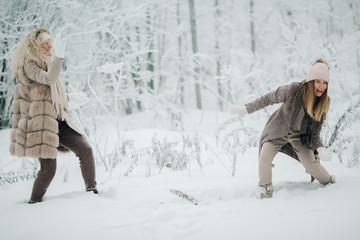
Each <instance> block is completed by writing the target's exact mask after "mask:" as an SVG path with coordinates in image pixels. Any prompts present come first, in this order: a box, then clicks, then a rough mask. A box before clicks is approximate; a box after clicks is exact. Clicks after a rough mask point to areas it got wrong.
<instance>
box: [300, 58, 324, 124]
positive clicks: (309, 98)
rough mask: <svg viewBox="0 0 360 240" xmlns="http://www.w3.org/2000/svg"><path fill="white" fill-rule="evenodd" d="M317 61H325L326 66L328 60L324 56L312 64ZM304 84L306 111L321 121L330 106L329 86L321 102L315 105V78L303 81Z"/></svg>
mask: <svg viewBox="0 0 360 240" xmlns="http://www.w3.org/2000/svg"><path fill="white" fill-rule="evenodd" d="M316 63H324V64H326V66H329V65H328V62H327V61H326V60H325V59H324V58H318V59H316V60H315V61H314V63H313V64H312V65H315V64H316ZM302 86H303V89H304V91H303V103H304V108H305V110H306V112H307V113H308V114H309V115H310V117H311V118H314V119H315V121H317V122H320V121H321V118H322V116H323V115H324V114H326V113H327V112H328V110H329V107H330V97H329V96H328V94H327V93H328V87H327V88H326V90H325V91H324V93H323V94H322V95H321V97H320V100H319V102H318V103H317V105H316V106H315V86H314V80H313V81H309V82H306V81H305V80H304V81H303V82H302Z"/></svg>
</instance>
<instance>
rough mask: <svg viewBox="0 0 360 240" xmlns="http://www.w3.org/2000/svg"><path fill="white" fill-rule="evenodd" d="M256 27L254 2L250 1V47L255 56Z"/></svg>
mask: <svg viewBox="0 0 360 240" xmlns="http://www.w3.org/2000/svg"><path fill="white" fill-rule="evenodd" d="M255 37H256V36H255V26H254V0H250V46H251V52H252V53H253V54H254V55H255Z"/></svg>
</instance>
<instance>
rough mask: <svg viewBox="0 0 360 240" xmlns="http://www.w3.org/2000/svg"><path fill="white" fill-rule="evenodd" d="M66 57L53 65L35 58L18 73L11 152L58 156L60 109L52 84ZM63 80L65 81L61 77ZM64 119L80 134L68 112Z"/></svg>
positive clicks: (15, 153) (55, 60)
mask: <svg viewBox="0 0 360 240" xmlns="http://www.w3.org/2000/svg"><path fill="white" fill-rule="evenodd" d="M62 62H63V59H60V58H55V59H54V61H53V62H52V63H51V65H50V66H46V65H45V64H42V66H40V65H39V64H38V63H36V62H34V61H32V62H29V63H26V64H25V65H24V67H23V68H21V69H20V70H18V72H17V73H16V85H15V88H14V100H13V104H12V109H13V115H12V119H11V121H12V122H11V123H12V130H11V135H10V141H11V143H10V154H11V155H15V156H18V157H24V156H26V157H34V158H56V157H57V155H58V147H59V136H58V121H57V117H58V116H57V112H56V109H55V107H54V105H53V104H52V99H51V91H50V85H49V84H51V83H54V82H55V81H57V80H59V81H61V79H59V77H60V72H61V67H62ZM61 84H64V83H63V82H62V81H61ZM63 117H64V120H65V121H66V122H67V124H68V125H69V126H70V127H71V128H73V129H74V130H75V131H77V132H78V133H79V134H81V132H80V130H79V129H78V128H77V127H76V126H75V124H73V123H72V121H71V120H70V117H69V115H68V112H67V110H66V114H65V116H63Z"/></svg>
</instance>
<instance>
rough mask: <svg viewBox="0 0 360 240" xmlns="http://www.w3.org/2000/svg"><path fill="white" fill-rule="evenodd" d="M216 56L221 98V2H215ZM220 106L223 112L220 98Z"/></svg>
mask: <svg viewBox="0 0 360 240" xmlns="http://www.w3.org/2000/svg"><path fill="white" fill-rule="evenodd" d="M214 7H215V16H214V18H215V55H216V79H217V89H218V94H219V96H220V97H224V92H223V87H222V85H221V81H220V76H221V56H220V43H219V39H218V36H219V29H220V21H219V17H220V16H221V12H220V9H219V2H218V0H215V6H214ZM218 105H219V107H220V109H221V110H223V109H224V105H223V101H222V100H221V98H218Z"/></svg>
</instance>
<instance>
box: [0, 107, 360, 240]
mask: <svg viewBox="0 0 360 240" xmlns="http://www.w3.org/2000/svg"><path fill="white" fill-rule="evenodd" d="M226 117H228V116H221V117H219V115H217V114H216V113H209V112H207V113H206V114H204V115H202V116H201V115H200V114H199V113H198V112H190V113H189V114H188V115H187V116H186V119H185V123H186V126H185V129H190V131H195V129H196V131H197V132H198V133H199V135H201V136H202V138H203V140H204V141H206V142H207V144H208V145H209V146H210V148H211V149H208V150H207V151H206V152H205V150H203V151H204V152H203V153H202V159H201V161H202V163H203V169H202V171H203V175H202V174H201V171H200V169H199V166H198V164H197V162H196V161H195V160H194V161H193V162H191V167H190V168H189V169H187V170H184V171H171V170H169V169H165V170H163V171H162V172H161V173H159V171H158V168H157V167H156V166H155V164H153V165H152V167H151V170H152V171H151V176H150V177H146V174H145V173H146V170H148V167H147V166H146V163H145V162H138V165H137V166H136V167H135V168H134V170H133V172H131V173H130V174H129V176H126V177H125V176H124V172H125V171H126V169H127V168H128V167H129V164H128V163H126V162H121V163H120V164H119V166H118V167H117V168H115V169H114V171H113V172H112V173H111V176H110V174H109V172H106V171H105V169H104V168H103V167H102V166H101V165H100V164H99V166H98V168H97V180H98V188H99V192H100V194H99V195H94V194H92V193H87V192H84V187H83V183H82V179H81V174H80V169H79V167H78V162H77V160H76V158H75V157H74V155H72V154H66V155H61V156H59V158H58V169H57V174H56V176H55V178H54V180H53V182H52V184H51V185H50V187H49V189H48V192H47V193H46V195H45V199H44V201H43V202H42V203H38V204H33V205H29V204H27V203H26V202H27V200H28V198H29V196H30V193H31V188H32V183H33V180H30V181H22V182H19V183H14V184H6V185H5V186H2V187H1V189H0V239H1V240H10V239H27V240H31V239H36V240H39V239H52V240H56V239H59V240H60V239H61V240H64V239H76V240H80V239H86V240H91V239H97V240H98V239H107V240H108V239H109V240H110V239H131V240H137V239H139V240H144V239H156V240H157V239H166V240H168V239H172V240H175V239H194V240H201V239H207V240H210V239H276V240H279V239H293V240H294V239H301V240H303V239H307V240H310V239H316V240H319V239H326V240H330V239H334V240H338V239H344V240H347V239H349V240H350V239H354V240H355V239H356V240H358V239H360V228H359V216H360V192H359V184H360V169H358V168H348V167H346V166H345V165H342V164H339V163H338V160H337V159H336V158H334V159H333V161H332V162H324V163H323V165H324V166H325V167H326V168H327V170H328V171H329V172H330V173H332V174H335V175H336V177H337V180H338V182H337V183H336V184H334V185H329V186H322V185H320V184H319V183H318V182H317V181H315V182H313V183H310V181H309V180H310V177H309V175H308V174H306V173H305V172H304V169H303V167H302V166H301V165H300V164H299V163H298V162H296V161H294V160H292V159H290V158H289V157H287V156H285V155H283V154H278V155H277V157H276V158H275V161H274V164H275V165H276V167H275V168H274V169H273V183H274V186H275V192H274V198H272V199H265V200H259V199H257V198H255V197H254V195H253V192H254V190H255V188H256V183H257V177H258V176H257V147H253V148H250V149H248V150H247V151H246V152H245V153H244V155H240V156H239V160H238V163H237V171H236V176H234V177H232V176H231V171H230V170H229V169H227V168H226V167H227V166H230V164H229V162H228V160H227V158H226V156H225V153H224V150H222V149H221V148H220V147H218V146H216V144H215V136H214V131H215V130H216V128H217V125H218V124H219V123H221V121H223V120H224V119H226ZM131 118H133V119H131ZM135 118H136V119H134V116H132V117H128V123H127V124H125V123H124V124H123V125H122V126H123V127H124V129H123V131H122V132H121V134H123V135H124V136H126V137H127V138H128V139H132V140H134V143H135V147H136V148H141V147H144V146H149V145H150V144H151V138H152V137H153V135H154V134H155V133H157V135H158V138H159V139H160V138H164V137H165V136H167V137H169V138H176V137H181V133H177V132H174V131H169V130H164V129H157V128H151V127H149V126H151V123H148V124H143V126H144V127H143V128H142V127H141V122H142V121H143V120H142V119H144V118H142V117H141V116H140V117H139V116H138V117H135ZM104 126H108V125H104ZM262 127H263V124H262V125H261V124H258V130H259V131H260V132H261V130H262ZM125 128H126V129H127V130H125ZM107 130H108V129H107V128H106V127H104V131H107ZM9 133H10V131H9V130H4V131H0V150H1V153H2V154H1V156H0V163H1V169H2V171H3V172H6V171H8V170H9V169H16V168H19V166H20V160H19V159H17V158H14V157H11V156H10V155H9V153H8V146H9ZM111 140H112V138H110V140H108V141H109V144H110V143H111ZM224 164H225V166H224ZM65 177H66V178H67V180H66V181H64V179H65ZM170 189H178V190H180V191H183V192H185V193H187V194H189V195H191V196H193V197H194V198H196V199H197V200H198V201H199V204H198V205H194V204H192V203H191V202H188V201H186V200H184V199H181V198H179V197H178V196H176V195H174V194H172V193H171V192H170Z"/></svg>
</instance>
